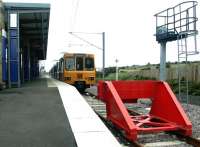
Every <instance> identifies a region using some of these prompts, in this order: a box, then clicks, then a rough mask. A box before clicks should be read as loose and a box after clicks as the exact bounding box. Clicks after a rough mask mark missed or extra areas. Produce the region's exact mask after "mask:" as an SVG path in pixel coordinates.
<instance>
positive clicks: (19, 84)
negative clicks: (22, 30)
mask: <svg viewBox="0 0 200 147" xmlns="http://www.w3.org/2000/svg"><path fill="white" fill-rule="evenodd" d="M19 37H20V35H19V13H17V53H18V57H17V60H18V61H17V62H18V64H17V65H18V70H17V72H18V74H17V75H18V80H17V87H18V88H19V87H21V72H20V70H21V68H20V64H21V61H20V56H21V53H20V38H19Z"/></svg>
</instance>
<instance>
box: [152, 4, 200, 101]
mask: <svg viewBox="0 0 200 147" xmlns="http://www.w3.org/2000/svg"><path fill="white" fill-rule="evenodd" d="M196 7H197V2H196V1H186V2H183V3H180V4H178V5H176V6H174V7H171V8H168V9H166V10H164V11H161V12H159V13H157V14H155V17H156V41H158V43H160V45H161V51H160V80H166V68H165V62H166V43H167V42H169V41H177V49H178V83H179V99H180V98H181V96H182V94H181V93H183V92H184V93H185V94H186V95H187V98H186V99H187V104H188V103H189V98H188V57H189V56H190V55H196V54H198V53H199V52H198V50H197V38H196V36H197V34H198V31H197V28H196V22H197V17H196ZM188 40H190V42H188ZM188 43H190V45H188ZM183 61H184V63H185V64H186V65H185V68H184V69H185V71H184V72H183V68H181V62H183ZM183 85H185V86H183ZM185 87H186V88H185ZM183 89H184V90H183Z"/></svg>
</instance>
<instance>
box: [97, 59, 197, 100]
mask: <svg viewBox="0 0 200 147" xmlns="http://www.w3.org/2000/svg"><path fill="white" fill-rule="evenodd" d="M190 63H195V64H200V62H198V61H195V62H189V64H190ZM181 64H182V65H181V66H183V65H184V62H183V63H181ZM166 67H167V68H168V69H170V68H177V62H174V63H170V62H167V63H166ZM159 68H160V65H159V64H150V63H147V64H146V65H143V66H138V65H132V66H124V67H119V80H156V78H155V77H146V76H142V75H140V74H134V72H135V71H145V70H147V71H148V70H151V69H157V70H158V69H159ZM115 76H116V68H115V67H108V68H106V69H105V80H115V78H116V77H115ZM98 80H102V73H101V72H97V81H98ZM181 81H182V82H183V81H185V79H184V78H182V79H181ZM167 82H168V83H169V85H170V86H171V87H172V90H173V91H174V92H175V93H178V91H179V87H178V80H177V79H172V80H167ZM188 87H189V94H190V95H198V96H200V83H195V82H189V86H188ZM181 89H182V90H183V91H186V84H183V86H182V87H181Z"/></svg>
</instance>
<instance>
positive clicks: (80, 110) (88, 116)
mask: <svg viewBox="0 0 200 147" xmlns="http://www.w3.org/2000/svg"><path fill="white" fill-rule="evenodd" d="M52 83H55V84H56V85H57V87H58V90H59V93H60V96H61V98H62V101H63V105H64V108H65V111H66V113H67V116H68V119H69V122H70V125H71V128H72V131H73V133H74V136H75V139H76V143H77V146H78V147H121V145H120V144H119V142H118V141H117V140H116V138H115V137H114V136H113V135H112V133H111V132H110V131H109V130H108V128H107V127H106V126H105V125H104V123H103V122H102V121H101V119H100V118H99V117H98V116H97V115H96V113H95V112H94V111H93V110H92V108H91V107H90V106H89V104H88V103H87V102H86V101H85V99H84V98H83V97H82V96H81V95H80V93H79V92H78V91H77V90H76V88H75V87H73V86H71V85H68V84H66V83H63V82H60V81H57V80H53V79H52V82H49V86H52Z"/></svg>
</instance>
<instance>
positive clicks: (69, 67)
mask: <svg viewBox="0 0 200 147" xmlns="http://www.w3.org/2000/svg"><path fill="white" fill-rule="evenodd" d="M65 62H66V64H65V65H66V69H67V70H74V63H75V62H74V58H67V59H66V60H65Z"/></svg>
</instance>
